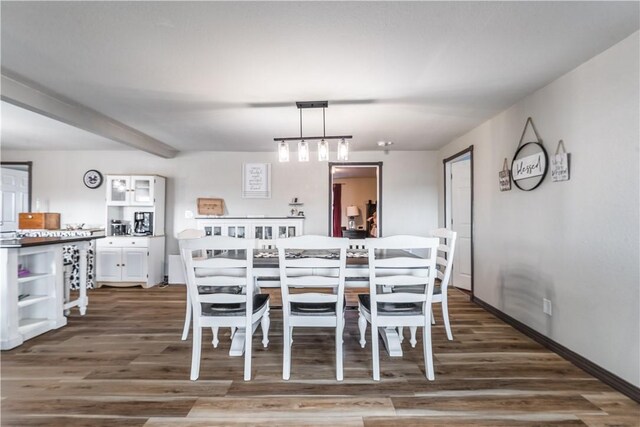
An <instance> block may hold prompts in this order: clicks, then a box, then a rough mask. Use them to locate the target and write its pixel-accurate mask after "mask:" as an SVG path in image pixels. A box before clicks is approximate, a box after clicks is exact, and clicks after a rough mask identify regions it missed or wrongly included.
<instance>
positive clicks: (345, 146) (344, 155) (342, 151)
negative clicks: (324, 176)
mask: <svg viewBox="0 0 640 427" xmlns="http://www.w3.org/2000/svg"><path fill="white" fill-rule="evenodd" d="M338 160H341V161H345V160H349V141H346V140H344V139H342V141H340V143H339V144H338Z"/></svg>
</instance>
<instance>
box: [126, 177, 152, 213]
mask: <svg viewBox="0 0 640 427" xmlns="http://www.w3.org/2000/svg"><path fill="white" fill-rule="evenodd" d="M153 184H154V182H153V177H152V176H132V177H131V190H132V191H131V194H132V197H131V204H132V205H139V206H153V202H154V200H153Z"/></svg>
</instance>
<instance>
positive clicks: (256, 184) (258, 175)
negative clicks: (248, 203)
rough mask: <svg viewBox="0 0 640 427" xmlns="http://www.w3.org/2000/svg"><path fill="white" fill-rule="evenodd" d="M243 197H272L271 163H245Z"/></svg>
mask: <svg viewBox="0 0 640 427" xmlns="http://www.w3.org/2000/svg"><path fill="white" fill-rule="evenodd" d="M242 198H244V199H270V198H271V163H244V164H243V165H242Z"/></svg>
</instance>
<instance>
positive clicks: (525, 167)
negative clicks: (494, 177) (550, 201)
mask: <svg viewBox="0 0 640 427" xmlns="http://www.w3.org/2000/svg"><path fill="white" fill-rule="evenodd" d="M548 167H549V162H548V156H547V150H545V149H544V147H543V146H542V144H541V143H538V142H527V143H526V144H524V145H522V146H520V148H518V151H516V154H515V156H513V161H512V162H511V179H513V183H514V184H515V185H516V187H518V188H519V189H521V190H524V191H531V190H533V189H535V188H537V187H538V186H539V185H540V184H542V181H543V180H544V177H545V176H546V175H547V169H548Z"/></svg>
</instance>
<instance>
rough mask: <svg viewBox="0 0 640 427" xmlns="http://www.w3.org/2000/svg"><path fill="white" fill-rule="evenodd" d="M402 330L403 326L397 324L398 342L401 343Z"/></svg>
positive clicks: (402, 339) (402, 338)
mask: <svg viewBox="0 0 640 427" xmlns="http://www.w3.org/2000/svg"><path fill="white" fill-rule="evenodd" d="M403 330H404V327H402V326H398V340H399V341H400V344H402V341H404V335H403V334H402V332H403Z"/></svg>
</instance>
